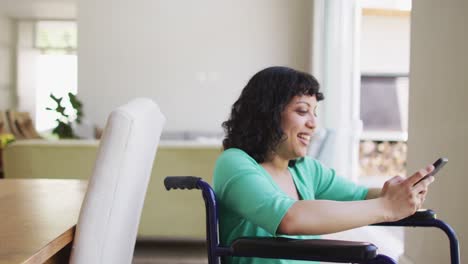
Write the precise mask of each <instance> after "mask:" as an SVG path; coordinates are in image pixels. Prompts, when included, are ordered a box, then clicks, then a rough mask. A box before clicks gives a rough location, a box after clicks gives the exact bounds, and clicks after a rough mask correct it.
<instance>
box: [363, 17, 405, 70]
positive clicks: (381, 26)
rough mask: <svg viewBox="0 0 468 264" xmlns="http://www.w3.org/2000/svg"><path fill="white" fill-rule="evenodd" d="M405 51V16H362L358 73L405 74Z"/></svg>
mask: <svg viewBox="0 0 468 264" xmlns="http://www.w3.org/2000/svg"><path fill="white" fill-rule="evenodd" d="M409 51H410V17H409V16H407V17H406V16H363V17H362V24H361V72H362V73H364V74H376V73H380V74H381V73H385V74H392V73H393V74H408V73H409V59H410V54H409Z"/></svg>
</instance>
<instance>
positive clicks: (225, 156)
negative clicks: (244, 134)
mask: <svg viewBox="0 0 468 264" xmlns="http://www.w3.org/2000/svg"><path fill="white" fill-rule="evenodd" d="M239 162H240V163H250V164H258V163H257V162H256V161H255V160H254V159H253V158H252V157H251V156H250V155H249V154H247V153H246V152H245V151H243V150H242V149H238V148H229V149H226V150H224V151H223V152H222V153H221V155H220V156H219V157H218V160H217V161H216V163H217V164H219V163H222V164H223V163H239Z"/></svg>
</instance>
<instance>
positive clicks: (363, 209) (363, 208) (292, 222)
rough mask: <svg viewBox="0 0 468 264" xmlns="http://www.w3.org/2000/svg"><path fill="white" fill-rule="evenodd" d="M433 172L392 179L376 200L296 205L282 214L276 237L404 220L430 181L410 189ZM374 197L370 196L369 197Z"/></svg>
mask: <svg viewBox="0 0 468 264" xmlns="http://www.w3.org/2000/svg"><path fill="white" fill-rule="evenodd" d="M433 169H434V167H433V166H430V167H428V168H427V169H425V170H420V171H418V172H417V173H415V174H413V175H412V176H411V177H409V178H407V179H403V178H402V177H399V176H396V177H393V178H392V179H390V180H389V181H387V182H386V183H385V184H384V187H383V188H382V191H381V192H380V197H379V198H375V199H370V200H363V201H351V202H338V201H328V200H301V201H297V202H295V203H294V204H293V205H292V206H291V207H290V208H289V209H288V211H287V212H286V215H285V216H284V217H283V219H282V220H281V223H280V225H279V227H278V230H277V233H279V234H287V235H299V234H302V235H320V234H328V233H334V232H339V231H343V230H347V229H352V228H356V227H360V226H366V225H369V224H374V223H379V222H386V221H396V220H399V219H402V218H404V217H407V216H409V215H411V214H413V213H415V212H416V210H417V209H419V208H420V207H421V205H422V202H423V201H424V198H425V195H426V194H427V188H428V186H429V184H431V183H432V182H433V181H434V177H429V178H427V179H426V180H423V181H421V182H420V183H419V184H417V185H415V186H413V185H414V184H415V183H416V182H418V181H419V180H420V179H422V178H423V177H424V176H425V175H426V174H428V173H429V172H431V171H432V170H433ZM374 194H375V193H374V192H372V194H371V195H374Z"/></svg>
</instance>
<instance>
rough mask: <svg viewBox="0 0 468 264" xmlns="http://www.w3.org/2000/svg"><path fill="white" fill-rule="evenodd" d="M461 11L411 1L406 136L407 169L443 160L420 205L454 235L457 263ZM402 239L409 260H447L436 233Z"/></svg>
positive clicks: (462, 157)
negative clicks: (407, 129) (435, 214)
mask: <svg viewBox="0 0 468 264" xmlns="http://www.w3.org/2000/svg"><path fill="white" fill-rule="evenodd" d="M467 13H468V2H467V1H456V0H450V1H444V2H443V3H441V2H440V1H437V0H414V1H413V10H412V22H411V24H412V25H411V32H412V34H411V66H410V68H411V74H410V104H409V105H410V106H409V114H410V115H409V140H408V151H409V152H408V165H409V169H410V171H414V170H416V169H417V168H419V167H421V166H424V165H426V164H427V163H429V162H432V161H433V160H435V159H436V158H437V157H439V156H446V157H448V159H449V163H448V164H447V165H446V166H445V168H444V169H443V170H442V171H441V172H440V173H439V175H438V176H437V177H436V178H437V179H436V182H434V183H433V184H432V186H431V190H430V193H429V196H428V198H427V204H426V206H427V207H428V208H433V209H435V210H436V211H437V213H438V216H439V218H440V219H442V220H446V221H447V222H448V223H450V224H451V225H452V226H453V227H454V229H455V230H456V232H457V233H458V238H459V240H460V249H461V253H462V261H461V263H463V262H466V261H463V259H464V258H465V259H466V252H468V225H467V224H466V222H467V221H466V218H467V217H468V213H467V210H466V209H467V204H468V198H467V196H466V193H467V186H468V177H467V168H468V167H467V164H468V157H467V150H468V140H467V131H468V122H467V118H466V113H467V112H468V104H467V102H468V74H467V69H468V50H467V48H468V31H467V28H466V27H467V25H468V16H467ZM406 237H407V238H406V240H405V251H406V253H405V255H406V256H407V257H408V258H409V259H410V260H411V261H412V262H413V263H427V264H432V263H433V264H440V263H450V261H449V258H448V241H447V239H446V238H445V237H444V235H443V233H442V232H440V231H433V232H429V230H428V229H424V230H423V231H416V230H415V231H413V230H411V232H408V234H407V236H406Z"/></svg>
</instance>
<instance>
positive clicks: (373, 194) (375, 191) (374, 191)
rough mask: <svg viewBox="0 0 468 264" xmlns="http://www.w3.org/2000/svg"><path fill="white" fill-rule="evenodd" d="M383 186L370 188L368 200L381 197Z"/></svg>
mask: <svg viewBox="0 0 468 264" xmlns="http://www.w3.org/2000/svg"><path fill="white" fill-rule="evenodd" d="M381 192H382V188H369V190H368V191H367V195H366V200H370V199H375V198H379V197H380V193H381Z"/></svg>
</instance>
